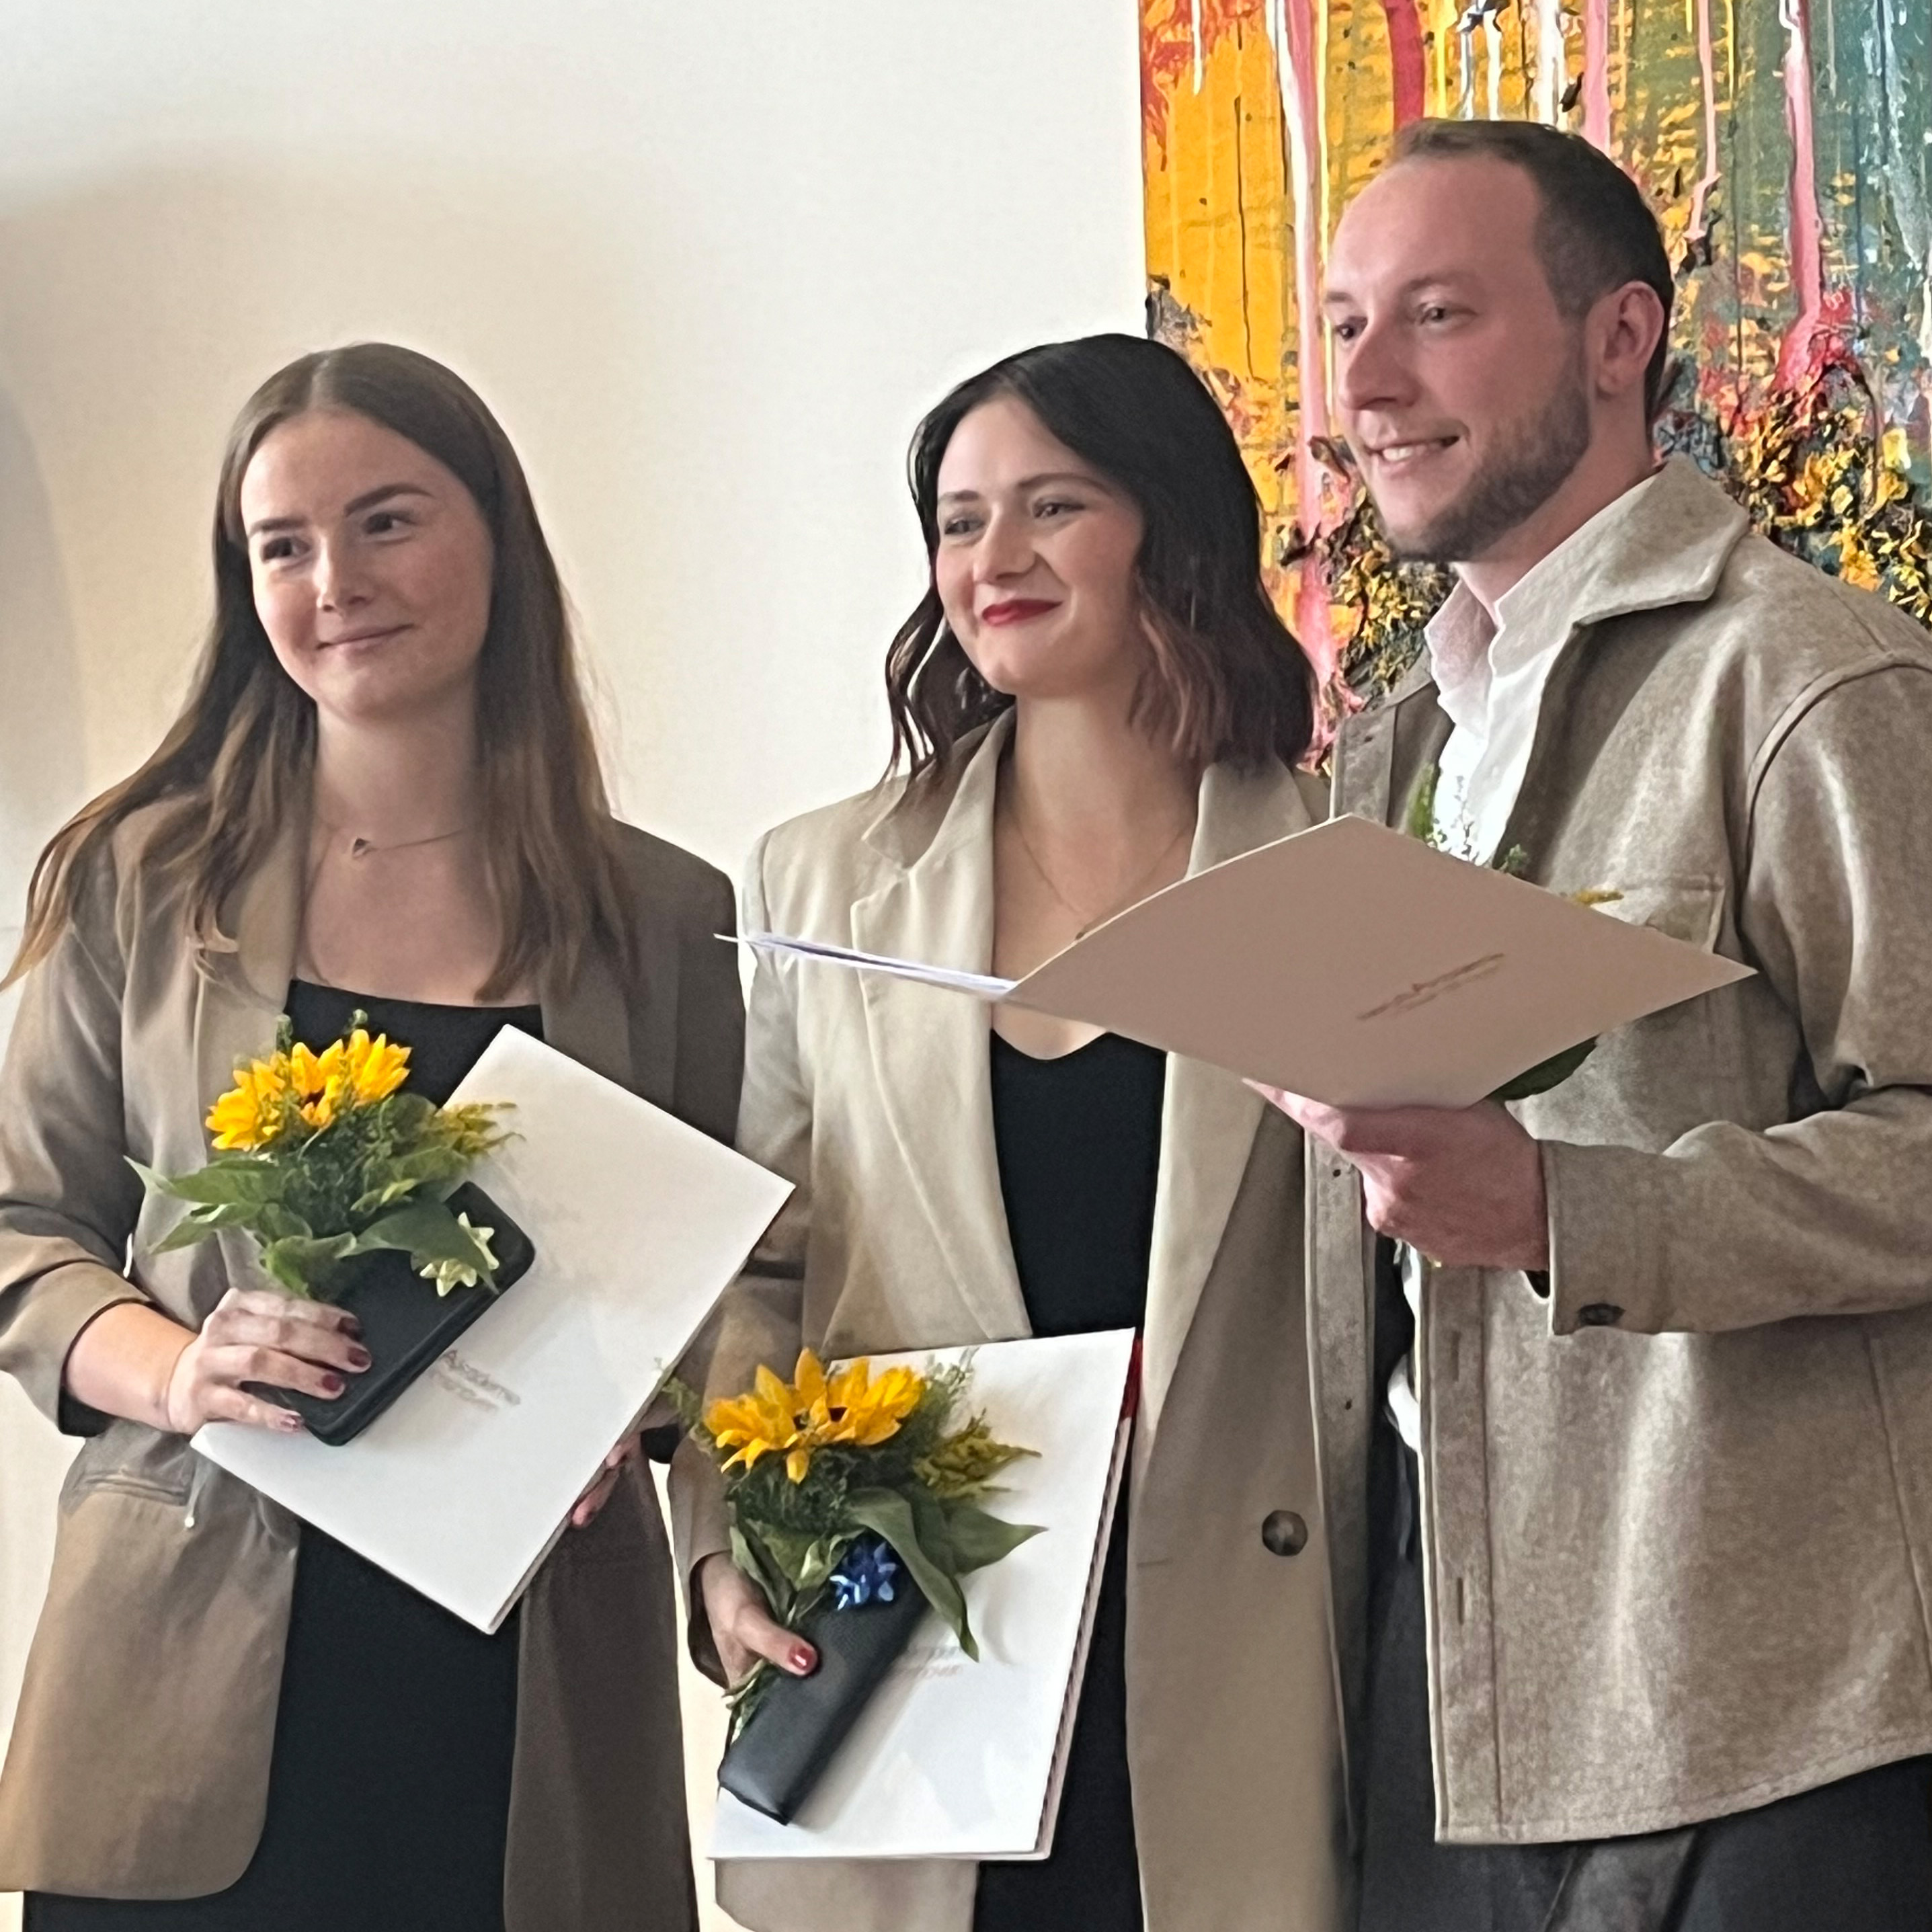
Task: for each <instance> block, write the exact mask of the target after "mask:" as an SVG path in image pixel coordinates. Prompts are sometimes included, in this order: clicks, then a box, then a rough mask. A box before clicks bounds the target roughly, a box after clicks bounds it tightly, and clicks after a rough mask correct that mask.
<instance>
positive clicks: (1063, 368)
mask: <svg viewBox="0 0 1932 1932" xmlns="http://www.w3.org/2000/svg"><path fill="white" fill-rule="evenodd" d="M999 396H1012V397H1013V398H1016V399H1017V400H1018V401H1020V402H1022V403H1024V404H1025V405H1026V406H1027V407H1028V409H1030V410H1032V412H1033V413H1034V415H1035V416H1037V417H1038V418H1039V419H1040V422H1041V424H1042V425H1043V426H1044V428H1046V431H1047V433H1048V434H1049V435H1051V436H1052V437H1055V438H1056V439H1057V440H1058V441H1059V442H1061V443H1064V444H1065V445H1066V446H1067V448H1068V449H1070V450H1072V451H1073V453H1074V455H1076V456H1078V457H1080V458H1082V459H1084V460H1085V461H1087V462H1088V463H1091V464H1093V466H1094V468H1095V469H1097V470H1099V471H1100V473H1101V475H1103V476H1105V477H1106V478H1108V479H1109V481H1111V482H1113V483H1115V484H1118V486H1119V487H1121V489H1122V490H1125V491H1126V492H1127V494H1128V496H1130V497H1131V498H1132V499H1133V501H1134V502H1135V503H1136V505H1139V509H1140V512H1141V515H1142V520H1143V522H1144V523H1145V534H1144V535H1142V538H1141V547H1140V554H1139V556H1138V557H1137V558H1136V559H1135V564H1134V571H1135V576H1136V580H1137V581H1138V584H1139V591H1140V602H1141V614H1142V619H1143V622H1144V626H1145V631H1146V634H1147V637H1148V643H1149V645H1150V646H1151V651H1152V659H1151V663H1150V664H1149V666H1148V673H1147V676H1145V678H1144V679H1143V680H1142V685H1141V688H1140V691H1139V693H1138V694H1137V696H1136V713H1137V715H1138V716H1139V718H1140V719H1141V721H1142V722H1143V723H1144V724H1145V726H1146V727H1147V728H1148V729H1149V730H1152V731H1154V732H1155V733H1157V734H1158V735H1159V736H1161V737H1163V738H1164V739H1166V741H1167V742H1168V743H1169V745H1170V746H1171V747H1172V749H1173V751H1174V752H1175V755H1176V756H1177V757H1179V758H1180V759H1181V761H1182V762H1183V763H1186V764H1190V765H1192V766H1196V768H1201V767H1205V766H1208V765H1211V764H1216V763H1220V762H1222V761H1223V760H1226V761H1228V762H1229V763H1233V764H1236V765H1244V766H1254V765H1257V764H1259V763H1263V762H1264V761H1265V760H1267V759H1268V758H1271V757H1275V758H1279V759H1280V760H1281V761H1282V763H1283V764H1285V765H1290V766H1292V765H1295V764H1297V763H1299V762H1300V761H1301V758H1302V757H1304V754H1306V753H1307V749H1308V745H1309V741H1310V739H1311V737H1312V736H1313V734H1314V729H1315V676H1314V673H1313V670H1311V669H1310V665H1309V662H1308V660H1307V658H1306V657H1304V655H1302V652H1301V646H1299V645H1298V644H1297V643H1296V642H1295V639H1294V637H1292V636H1291V635H1290V634H1289V630H1288V627H1287V626H1286V625H1285V624H1283V622H1282V620H1281V619H1280V617H1279V616H1277V614H1276V613H1275V609H1274V605H1273V604H1271V603H1270V602H1269V601H1268V592H1267V591H1266V589H1265V588H1264V587H1263V586H1262V575H1261V558H1262V509H1261V501H1260V499H1259V497H1258V496H1256V493H1255V486H1254V484H1253V481H1252V480H1251V479H1250V477H1249V475H1248V472H1247V466H1246V465H1245V464H1244V463H1243V462H1242V460H1241V449H1240V446H1238V444H1237V443H1236V442H1235V436H1234V432H1233V431H1232V430H1231V429H1229V427H1228V424H1227V420H1226V418H1225V417H1224V416H1223V415H1222V414H1221V412H1220V410H1219V409H1218V408H1217V407H1216V406H1215V403H1214V398H1213V397H1212V396H1211V395H1209V394H1208V391H1207V389H1206V386H1205V385H1204V384H1203V383H1202V381H1201V379H1200V378H1199V377H1198V376H1196V374H1195V373H1194V371H1193V370H1192V369H1190V368H1189V367H1188V366H1187V363H1186V362H1185V361H1184V359H1182V358H1181V357H1180V356H1177V355H1176V354H1175V352H1174V351H1173V350H1171V349H1169V348H1166V347H1163V345H1162V344H1160V343H1157V342H1148V341H1144V340H1143V339H1142V338H1140V337H1139V336H1134V335H1090V336H1086V337H1085V338H1082V339H1081V340H1080V341H1077V342H1049V343H1047V344H1044V345H1043V347H1040V348H1037V349H1028V350H1022V352H1021V353H1019V355H1017V356H1008V357H1007V359H1006V360H1005V361H1004V362H996V363H995V364H994V365H993V366H992V368H990V369H986V370H983V371H981V372H980V374H978V375H977V376H974V377H969V378H968V380H966V381H965V382H963V383H961V384H960V385H959V386H958V388H956V389H954V390H953V392H952V393H951V394H950V395H947V397H946V398H944V400H943V401H941V403H940V404H938V407H936V408H935V409H934V410H933V411H932V413H931V415H929V416H927V418H926V420H925V421H924V422H922V423H921V424H920V425H919V428H918V429H917V431H916V432H915V433H914V434H913V443H912V452H911V455H910V460H909V463H908V465H907V467H908V469H909V471H910V483H911V485H912V497H913V507H914V508H916V510H917V511H918V513H919V529H920V530H921V532H922V534H923V535H924V536H925V538H926V557H927V560H928V562H931V560H932V558H933V556H935V553H937V551H938V548H939V466H940V463H941V460H942V459H943V458H944V456H945V455H946V446H947V444H948V443H950V442H951V441H952V440H953V432H954V431H956V430H957V429H958V428H959V425H960V424H961V423H962V422H964V421H965V419H966V417H967V416H969V415H970V414H971V413H972V412H973V411H974V410H977V409H978V408H979V407H980V405H981V404H984V403H989V402H991V401H993V400H994V399H995V398H996V397H999ZM886 702H887V703H888V704H889V706H890V707H891V709H892V766H891V767H889V769H897V767H898V765H899V764H900V763H901V761H902V760H903V761H904V762H905V763H907V765H908V766H909V767H910V772H911V775H912V776H913V778H918V777H919V775H921V774H922V773H923V772H926V771H928V770H929V769H932V768H933V767H935V766H936V765H937V764H938V763H939V762H940V761H941V760H944V757H945V756H946V754H947V752H948V751H950V750H951V749H952V748H953V745H956V743H957V742H959V739H961V738H962V737H963V736H965V734H966V733H968V731H970V730H972V729H973V727H974V726H975V725H977V724H985V723H986V722H987V721H989V720H990V719H992V718H997V717H998V715H1000V713H1001V712H1003V711H1004V710H1006V709H1007V708H1008V707H1009V706H1010V705H1011V704H1012V703H1013V699H1012V697H1010V695H1008V694H1006V693H1004V692H1002V691H995V689H994V688H993V687H992V685H989V683H988V682H986V679H984V678H983V677H982V676H980V673H979V672H978V671H977V670H975V669H974V667H973V664H972V661H971V659H970V658H968V656H967V655H966V652H965V649H964V647H963V646H962V645H961V643H960V642H959V639H958V638H957V637H955V636H954V635H953V631H952V629H951V627H950V625H948V624H947V621H946V613H945V611H944V609H943V608H942V607H941V604H940V601H939V592H938V589H937V588H936V587H935V586H934V585H933V584H932V583H930V582H929V583H928V585H927V588H926V595H924V596H923V597H922V598H920V600H919V604H918V607H916V609H915V610H913V613H912V615H911V616H910V617H908V618H907V619H906V621H905V622H904V623H903V624H902V625H900V627H899V629H898V634H897V635H896V636H895V637H894V638H893V639H892V646H891V648H890V649H889V650H888V652H886Z"/></svg>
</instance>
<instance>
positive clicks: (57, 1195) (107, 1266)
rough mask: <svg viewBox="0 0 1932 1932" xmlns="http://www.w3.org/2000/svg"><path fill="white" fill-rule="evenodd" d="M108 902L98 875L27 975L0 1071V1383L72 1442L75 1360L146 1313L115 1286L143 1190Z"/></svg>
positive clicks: (119, 967)
mask: <svg viewBox="0 0 1932 1932" xmlns="http://www.w3.org/2000/svg"><path fill="white" fill-rule="evenodd" d="M114 901H115V884H114V874H113V868H112V867H111V866H110V865H108V864H107V863H106V862H101V863H99V864H98V865H95V867H93V868H92V874H91V876H90V877H89V878H88V879H87V880H86V881H85V882H84V883H83V890H82V892H81V895H80V903H79V904H78V906H77V909H76V914H75V917H74V922H73V923H72V924H71V926H69V927H68V931H67V932H66V933H65V935H62V938H61V941H60V943H59V944H58V946H57V947H55V950H54V951H53V952H52V954H51V955H49V957H48V958H46V959H44V960H43V961H42V962H41V963H40V965H37V966H36V967H35V968H34V969H33V971H31V973H30V974H28V976H27V979H26V985H25V986H24V987H23V989H22V993H21V1000H20V1011H19V1013H17V1015H16V1016H15V1019H14V1022H13V1035H12V1037H11V1039H10V1041H9V1043H8V1046H7V1056H6V1060H5V1064H4V1066H0V1370H4V1371H5V1373H7V1374H9V1375H10V1376H13V1377H14V1378H15V1379H16V1380H17V1381H18V1382H19V1383H20V1385H21V1387H22V1388H24V1389H25V1390H26V1392H27V1394H28V1396H29V1397H31V1399H32V1400H33V1403H34V1406H36V1407H37V1409H40V1411H41V1412H42V1413H43V1415H46V1416H47V1417H48V1418H49V1420H51V1421H53V1422H54V1423H55V1424H56V1425H57V1426H58V1427H61V1428H62V1429H64V1430H66V1431H67V1432H68V1433H69V1434H73V1435H91V1434H94V1433H98V1430H99V1429H100V1428H101V1427H102V1424H103V1421H104V1418H99V1417H97V1416H96V1415H95V1414H94V1412H92V1410H90V1409H86V1408H84V1407H83V1406H81V1405H80V1404H78V1403H74V1401H73V1400H71V1398H65V1397H63V1395H62V1376H63V1375H64V1374H65V1371H66V1367H67V1358H68V1353H69V1352H70V1351H71V1349H72V1348H73V1347H74V1343H75V1342H76V1340H77V1339H78V1338H79V1337H80V1332H81V1331H82V1330H83V1328H86V1326H87V1325H88V1324H89V1322H92V1320H93V1319H94V1318H95V1316H97V1315H98V1314H100V1313H101V1312H102V1311H103V1310H105V1309H109V1308H112V1307H115V1305H116V1304H118V1303H121V1302H124V1301H144V1300H145V1299H146V1298H145V1296H143V1295H142V1293H141V1292H140V1290H139V1289H137V1288H136V1286H134V1285H133V1283H132V1282H130V1280H128V1279H127V1277H126V1276H125V1274H123V1273H122V1269H123V1268H124V1265H125V1262H126V1258H127V1244H128V1241H129V1238H130V1236H131V1235H133V1230H134V1223H135V1220H136V1217H137V1216H138V1214H139V1212H140V1207H141V1184H140V1182H139V1181H138V1180H137V1179H136V1178H135V1175H134V1173H133V1170H132V1169H130V1167H129V1166H128V1165H127V1160H126V1154H127V1145H126V1140H125V1136H124V1131H123V1127H122V1121H123V1112H122V1103H121V992H122V986H123V980H124V961H123V958H122V954H121V947H120V945H119V944H118V940H117V938H116V935H115V917H114Z"/></svg>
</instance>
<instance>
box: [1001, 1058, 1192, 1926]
mask: <svg viewBox="0 0 1932 1932" xmlns="http://www.w3.org/2000/svg"><path fill="white" fill-rule="evenodd" d="M1166 1067H1167V1059H1166V1055H1164V1054H1162V1053H1159V1052H1156V1051H1155V1050H1154V1049H1153V1048H1152V1047H1148V1046H1139V1045H1138V1044H1137V1043H1135V1042H1134V1041H1133V1040H1122V1039H1121V1038H1120V1037H1118V1035H1116V1034H1102V1035H1101V1037H1100V1038H1099V1039H1098V1040H1094V1041H1093V1042H1091V1043H1090V1044H1088V1046H1084V1047H1081V1048H1079V1049H1077V1050H1076V1052H1072V1053H1069V1054H1066V1055H1062V1056H1061V1057H1060V1058H1058V1059H1055V1060H1036V1059H1034V1058H1032V1057H1031V1055H1027V1054H1025V1053H1022V1052H1020V1051H1019V1049H1018V1048H1016V1047H1014V1046H1009V1045H1008V1044H1007V1042H1006V1041H1005V1040H1002V1039H1001V1037H999V1035H998V1034H995V1035H994V1036H993V1044H992V1083H993V1131H994V1138H995V1142H996V1144H997V1145H998V1151H999V1162H1000V1189H1001V1193H1002V1195H1003V1196H1004V1199H1005V1202H1006V1209H1007V1229H1008V1232H1009V1233H1010V1235H1011V1236H1012V1238H1013V1259H1014V1260H1015V1262H1016V1263H1017V1264H1018V1266H1019V1277H1020V1289H1021V1292H1022V1294H1023V1295H1025V1298H1026V1306H1027V1316H1028V1320H1029V1321H1030V1322H1031V1323H1032V1325H1033V1330H1034V1334H1037V1335H1077V1334H1087V1333H1091V1331H1094V1330H1097V1329H1102V1328H1139V1327H1140V1326H1141V1325H1142V1322H1143V1320H1144V1319H1145V1315H1146V1313H1147V1290H1148V1256H1149V1253H1150V1250H1151V1247H1152V1244H1153V1239H1154V1187H1155V1184H1156V1181H1157V1178H1158V1175H1159V1169H1160V1127H1161V1094H1162V1088H1163V1082H1164V1081H1165V1079H1166ZM973 1923H974V1932H1141V1926H1142V1915H1141V1892H1140V1861H1139V1855H1138V1854H1137V1852H1136V1847H1135V1843H1134V1814H1133V1790H1132V1787H1131V1786H1130V1783H1129V1780H1128V1775H1127V1511H1126V1508H1125V1506H1124V1505H1123V1507H1122V1508H1121V1511H1120V1513H1119V1514H1118V1516H1117V1517H1116V1518H1115V1526H1114V1535H1113V1539H1112V1541H1111V1543H1109V1545H1108V1549H1107V1562H1106V1569H1105V1571H1103V1575H1102V1580H1101V1586H1100V1604H1099V1607H1098V1609H1097V1613H1096V1615H1095V1618H1094V1637H1093V1645H1092V1648H1091V1650H1090V1651H1089V1652H1088V1661H1087V1675H1086V1677H1085V1680H1084V1681H1083V1682H1082V1686H1081V1692H1080V1710H1079V1718H1077V1720H1076V1724H1075V1727H1074V1732H1073V1750H1072V1754H1071V1756H1070V1759H1069V1760H1068V1763H1067V1784H1066V1788H1065V1790H1064V1792H1063V1793H1062V1794H1061V1805H1060V1820H1059V1825H1058V1829H1057V1830H1056V1831H1055V1835H1054V1845H1053V1852H1052V1856H1051V1857H1049V1858H1045V1859H1042V1860H1039V1861H1034V1862H1031V1863H1025V1864H1022V1863H1019V1862H1017V1861H1016V1862H1014V1863H1012V1864H1000V1863H998V1862H992V1861H989V1862H988V1863H986V1864H982V1865H981V1866H980V1885H979V1891H978V1893H977V1898H976V1900H975V1903H974V1914H973Z"/></svg>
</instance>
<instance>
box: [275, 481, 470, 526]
mask: <svg viewBox="0 0 1932 1932" xmlns="http://www.w3.org/2000/svg"><path fill="white" fill-rule="evenodd" d="M431 493H432V492H431V491H429V490H425V488H424V487H422V484H420V483H384V484H381V485H380V486H379V487H377V488H376V489H374V490H364V491H363V493H362V495H361V496H356V497H352V498H351V499H350V501H349V502H347V503H345V504H344V505H343V506H342V514H344V516H345V517H354V516H359V515H360V514H362V511H365V510H373V509H374V508H375V507H376V505H377V504H378V503H380V502H384V501H385V500H386V499H388V498H389V497H391V496H429V495H431ZM307 522H308V518H307V517H263V518H262V520H260V522H259V523H251V524H250V525H249V526H248V534H249V535H251V537H258V536H260V535H262V533H263V532H264V531H265V530H299V529H301V528H302V525H303V524H304V523H307Z"/></svg>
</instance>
